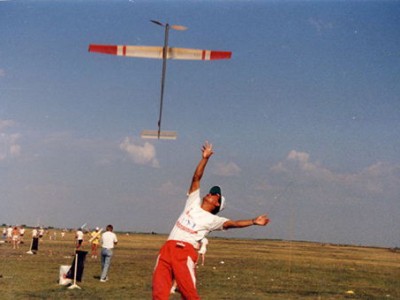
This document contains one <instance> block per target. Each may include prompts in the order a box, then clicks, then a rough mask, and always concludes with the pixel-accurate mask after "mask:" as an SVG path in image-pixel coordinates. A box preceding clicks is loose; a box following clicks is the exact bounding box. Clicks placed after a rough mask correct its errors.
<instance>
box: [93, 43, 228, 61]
mask: <svg viewBox="0 0 400 300" xmlns="http://www.w3.org/2000/svg"><path fill="white" fill-rule="evenodd" d="M89 52H97V53H103V54H111V55H118V56H128V57H140V58H155V59H162V58H163V47H156V46H125V45H93V44H92V45H89ZM231 56H232V52H230V51H215V50H200V49H188V48H173V47H171V48H168V51H167V59H182V60H217V59H230V58H231Z"/></svg>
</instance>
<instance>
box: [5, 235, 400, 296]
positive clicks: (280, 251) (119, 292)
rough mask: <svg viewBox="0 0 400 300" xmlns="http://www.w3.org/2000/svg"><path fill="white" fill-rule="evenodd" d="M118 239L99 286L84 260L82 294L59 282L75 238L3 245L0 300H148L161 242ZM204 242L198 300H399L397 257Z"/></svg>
mask: <svg viewBox="0 0 400 300" xmlns="http://www.w3.org/2000/svg"><path fill="white" fill-rule="evenodd" d="M28 231H29V230H28ZM28 234H30V232H28ZM58 237H60V235H59V234H58ZM118 238H119V244H118V246H117V248H116V249H115V251H114V257H113V260H112V263H111V268H110V273H109V276H110V280H109V281H108V282H106V283H100V282H99V279H98V278H99V275H100V262H99V259H98V260H95V259H91V257H90V255H88V257H87V258H86V261H85V270H84V274H83V280H82V282H78V285H79V286H80V287H81V289H80V290H79V289H68V288H67V287H65V286H61V285H59V284H58V276H59V268H60V265H71V263H72V259H73V257H72V255H73V253H74V241H73V239H74V233H67V235H66V236H65V238H64V239H63V240H61V239H60V238H58V239H57V240H50V239H48V238H47V237H45V238H44V239H43V242H41V243H40V245H39V252H38V253H37V254H36V255H30V254H27V253H26V252H27V251H28V250H29V246H30V245H29V242H28V241H26V242H25V244H22V245H20V249H16V250H14V249H12V247H11V245H10V244H0V256H1V263H0V274H1V277H0V299H151V276H152V270H153V267H154V264H155V260H156V257H157V253H158V250H159V248H160V247H161V245H162V244H163V243H164V241H165V239H166V236H163V235H150V234H149V235H147V234H130V235H126V234H122V233H120V234H118ZM209 240H210V244H209V246H208V251H207V255H206V262H205V266H199V267H198V269H197V286H198V290H199V293H200V295H201V296H202V299H285V300H287V299H400V284H399V279H400V253H399V252H396V251H393V250H390V249H384V248H368V247H355V246H336V245H322V244H318V243H307V242H287V241H271V240H243V239H220V238H213V237H211V238H210V239H209ZM85 248H86V250H89V246H88V245H86V247H85ZM171 299H180V297H179V294H175V295H173V296H172V297H171Z"/></svg>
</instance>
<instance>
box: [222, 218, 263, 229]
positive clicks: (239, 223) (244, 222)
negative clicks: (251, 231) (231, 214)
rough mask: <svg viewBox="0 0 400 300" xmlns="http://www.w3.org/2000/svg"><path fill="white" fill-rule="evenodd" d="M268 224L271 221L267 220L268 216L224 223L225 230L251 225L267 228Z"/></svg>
mask: <svg viewBox="0 0 400 300" xmlns="http://www.w3.org/2000/svg"><path fill="white" fill-rule="evenodd" d="M268 223H269V219H268V218H267V215H261V216H258V217H256V218H254V219H250V220H239V221H233V220H228V221H226V222H225V223H224V229H229V228H243V227H248V226H251V225H258V226H265V225H267V224H268Z"/></svg>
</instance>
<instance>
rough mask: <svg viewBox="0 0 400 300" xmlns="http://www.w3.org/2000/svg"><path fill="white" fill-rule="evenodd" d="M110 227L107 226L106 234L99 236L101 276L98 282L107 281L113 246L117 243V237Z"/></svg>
mask: <svg viewBox="0 0 400 300" xmlns="http://www.w3.org/2000/svg"><path fill="white" fill-rule="evenodd" d="M113 229H114V228H113V226H112V225H107V227H106V232H104V233H103V234H102V235H101V276H100V282H106V281H107V280H108V270H109V268H110V264H111V258H112V256H113V249H114V246H115V245H116V244H117V243H118V239H117V235H116V234H115V233H114V232H112V231H113Z"/></svg>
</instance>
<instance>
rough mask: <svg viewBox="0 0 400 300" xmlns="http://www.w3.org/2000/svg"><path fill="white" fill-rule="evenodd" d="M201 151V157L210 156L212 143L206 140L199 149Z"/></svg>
mask: <svg viewBox="0 0 400 300" xmlns="http://www.w3.org/2000/svg"><path fill="white" fill-rule="evenodd" d="M201 151H202V152H203V158H210V157H211V155H213V154H214V152H213V147H212V144H210V143H209V142H208V141H206V142H205V143H204V145H203V147H202V149H201Z"/></svg>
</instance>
